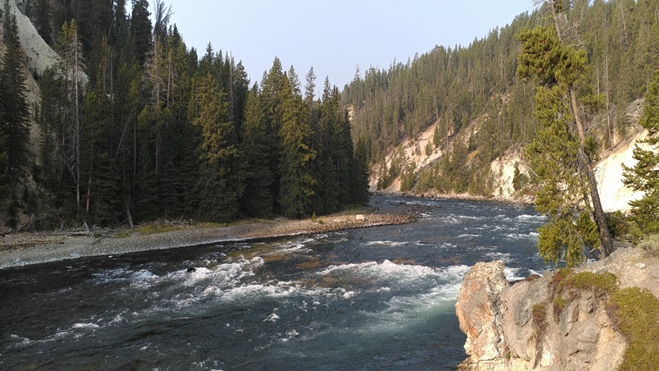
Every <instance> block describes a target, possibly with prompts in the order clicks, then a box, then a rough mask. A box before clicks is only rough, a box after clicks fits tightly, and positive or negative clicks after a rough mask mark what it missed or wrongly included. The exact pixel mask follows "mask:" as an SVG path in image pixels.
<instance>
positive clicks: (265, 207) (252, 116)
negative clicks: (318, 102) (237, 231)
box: [242, 85, 275, 218]
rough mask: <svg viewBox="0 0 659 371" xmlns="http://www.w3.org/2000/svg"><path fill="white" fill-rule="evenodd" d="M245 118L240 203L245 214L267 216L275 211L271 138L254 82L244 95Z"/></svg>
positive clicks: (270, 215)
mask: <svg viewBox="0 0 659 371" xmlns="http://www.w3.org/2000/svg"><path fill="white" fill-rule="evenodd" d="M245 117H246V119H245V124H244V126H243V141H242V148H243V152H244V154H245V164H246V167H247V169H248V174H247V178H246V188H245V195H244V199H243V204H244V208H245V212H246V213H247V215H249V216H254V217H262V218H269V217H272V215H273V213H274V195H273V194H272V184H273V183H274V181H275V175H274V174H273V172H272V169H271V168H270V160H269V159H270V156H271V153H270V149H271V148H272V147H273V145H272V144H271V142H272V140H273V138H272V134H271V133H270V132H269V131H268V127H267V124H266V121H265V115H264V113H263V106H262V104H261V99H260V96H259V91H258V86H257V85H254V87H253V88H252V90H251V91H250V92H249V96H248V97H247V111H246V114H245Z"/></svg>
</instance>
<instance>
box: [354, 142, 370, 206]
mask: <svg viewBox="0 0 659 371" xmlns="http://www.w3.org/2000/svg"><path fill="white" fill-rule="evenodd" d="M354 171H355V174H354V188H353V197H354V198H353V200H352V202H354V203H355V204H358V205H366V204H368V198H369V189H370V184H369V166H368V153H367V149H366V141H365V140H364V139H363V138H359V140H358V141H357V146H356V148H355V170H354Z"/></svg>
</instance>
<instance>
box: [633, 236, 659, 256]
mask: <svg viewBox="0 0 659 371" xmlns="http://www.w3.org/2000/svg"><path fill="white" fill-rule="evenodd" d="M637 246H638V247H640V248H641V249H643V251H645V252H646V253H647V254H648V255H649V256H651V257H653V258H659V234H651V235H649V236H647V237H646V238H645V239H643V241H641V242H640V243H639V244H638V245H637Z"/></svg>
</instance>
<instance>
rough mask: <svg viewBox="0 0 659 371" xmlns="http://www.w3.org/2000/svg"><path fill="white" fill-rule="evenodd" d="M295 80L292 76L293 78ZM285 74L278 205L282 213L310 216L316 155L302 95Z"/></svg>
mask: <svg viewBox="0 0 659 371" xmlns="http://www.w3.org/2000/svg"><path fill="white" fill-rule="evenodd" d="M293 81H295V76H294V78H293ZM294 88H295V87H294V86H292V85H291V83H290V81H289V78H288V76H286V75H284V78H283V84H282V90H281V95H280V98H281V115H282V116H281V118H282V121H281V133H280V137H281V140H282V142H281V148H282V150H281V159H280V162H279V164H280V165H279V166H280V174H281V178H280V193H279V204H280V205H281V207H282V210H283V212H284V215H286V216H287V217H291V218H303V217H307V216H310V215H311V212H312V210H311V196H313V194H314V185H315V183H316V179H315V178H314V177H313V175H312V173H311V168H310V164H311V161H312V160H313V159H314V158H315V157H316V152H315V151H314V150H313V149H312V148H311V136H312V134H313V133H312V132H311V127H310V126H309V122H308V120H306V115H304V114H303V110H302V97H301V96H300V95H298V94H295V90H294Z"/></svg>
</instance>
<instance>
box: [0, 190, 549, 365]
mask: <svg viewBox="0 0 659 371" xmlns="http://www.w3.org/2000/svg"><path fill="white" fill-rule="evenodd" d="M372 203H373V204H374V205H375V206H378V207H381V208H388V209H396V208H397V207H403V206H407V207H409V205H419V206H420V207H423V209H422V210H423V213H422V217H421V218H420V220H419V221H418V222H416V223H412V224H408V225H401V226H381V227H372V228H367V229H357V230H349V231H342V232H335V233H328V234H319V235H312V236H298V237H288V238H277V239H269V240H258V241H247V242H232V243H224V244H216V245H206V246H198V247H186V248H180V249H171V250H162V251H152V252H147V253H137V254H126V255H119V256H105V257H95V258H84V259H77V260H73V261H64V262H57V263H49V264H40V265H33V266H26V267H17V268H8V269H3V270H0V293H1V299H0V310H1V312H0V329H1V331H0V369H3V370H24V369H29V370H78V369H84V370H160V371H162V370H438V369H447V370H451V369H455V367H456V366H457V364H458V363H460V362H461V361H462V360H463V359H464V358H466V355H465V353H464V349H463V345H464V341H465V336H464V335H463V334H462V333H461V332H460V329H459V327H458V321H457V319H456V317H455V310H454V303H455V298H456V297H457V294H458V291H459V289H460V284H461V281H462V277H463V275H464V274H465V273H466V272H467V271H468V269H469V267H470V266H471V265H473V264H474V263H475V262H478V261H492V260H497V259H502V260H504V261H505V263H506V275H507V277H508V278H509V279H511V280H512V279H519V278H523V277H525V276H527V275H528V274H530V273H531V272H533V271H538V272H540V271H542V270H543V269H545V268H547V266H546V264H545V263H544V262H543V261H542V259H541V258H540V257H539V256H538V253H537V248H536V244H537V233H536V229H537V228H538V227H539V226H541V225H542V224H543V223H544V222H545V219H544V218H542V217H541V216H538V215H537V214H536V213H535V212H534V211H533V209H532V208H531V207H521V208H520V207H515V206H514V205H510V204H505V203H496V202H478V201H456V200H428V199H419V198H411V197H397V198H384V197H375V198H373V200H372ZM190 268H193V269H190Z"/></svg>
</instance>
